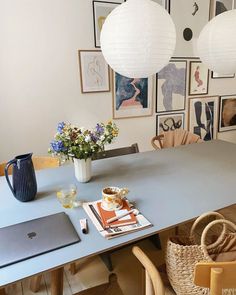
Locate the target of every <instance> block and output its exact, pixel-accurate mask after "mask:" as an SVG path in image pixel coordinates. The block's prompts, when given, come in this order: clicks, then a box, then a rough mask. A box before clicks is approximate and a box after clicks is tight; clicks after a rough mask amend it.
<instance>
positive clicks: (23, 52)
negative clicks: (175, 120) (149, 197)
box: [0, 0, 236, 161]
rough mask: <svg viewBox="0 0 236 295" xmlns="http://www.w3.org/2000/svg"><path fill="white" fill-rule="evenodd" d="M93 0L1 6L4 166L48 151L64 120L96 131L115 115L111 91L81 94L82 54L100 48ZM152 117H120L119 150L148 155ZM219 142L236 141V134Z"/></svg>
mask: <svg viewBox="0 0 236 295" xmlns="http://www.w3.org/2000/svg"><path fill="white" fill-rule="evenodd" d="M91 2H92V1H91V0H1V1H0V44H1V45H0V161H1V160H5V159H10V158H11V157H13V156H14V155H16V154H21V153H25V152H29V151H33V152H34V153H35V154H46V153H47V148H48V146H49V142H50V140H51V138H52V136H53V134H54V132H55V129H56V125H57V122H59V121H67V122H72V123H78V124H80V125H81V126H86V127H92V126H94V125H95V124H96V122H99V121H106V120H108V119H110V118H111V117H112V109H111V104H112V95H111V93H101V94H83V95H82V94H81V91H80V79H79V73H78V57H77V50H78V49H94V41H93V18H92V4H91ZM235 81H236V80H235V79H216V80H211V81H210V93H209V94H210V95H216V94H234V93H236V83H235ZM155 121H156V119H155V114H153V116H152V117H146V118H137V119H124V120H117V121H116V122H117V125H118V127H119V128H120V135H119V138H118V140H117V141H116V143H115V145H114V146H124V145H128V144H131V143H134V142H138V144H139V146H140V150H141V151H144V150H149V149H151V146H150V138H151V137H152V136H153V135H154V134H155ZM219 138H225V139H227V140H230V141H235V142H236V132H227V133H222V134H221V135H220V136H219Z"/></svg>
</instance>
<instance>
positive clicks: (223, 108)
mask: <svg viewBox="0 0 236 295" xmlns="http://www.w3.org/2000/svg"><path fill="white" fill-rule="evenodd" d="M235 129H236V94H235V95H225V96H221V98H220V119H219V132H223V131H230V130H235Z"/></svg>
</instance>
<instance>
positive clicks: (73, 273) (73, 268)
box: [70, 262, 77, 275]
mask: <svg viewBox="0 0 236 295" xmlns="http://www.w3.org/2000/svg"><path fill="white" fill-rule="evenodd" d="M76 272H77V269H76V263H75V262H73V263H71V264H70V273H71V274H72V275H75V274H76Z"/></svg>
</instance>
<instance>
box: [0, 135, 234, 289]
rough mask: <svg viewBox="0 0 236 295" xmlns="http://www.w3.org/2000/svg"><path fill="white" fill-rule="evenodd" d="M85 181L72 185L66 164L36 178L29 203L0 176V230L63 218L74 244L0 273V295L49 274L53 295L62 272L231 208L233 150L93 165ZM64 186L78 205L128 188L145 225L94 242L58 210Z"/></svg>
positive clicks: (187, 150)
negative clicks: (73, 193)
mask: <svg viewBox="0 0 236 295" xmlns="http://www.w3.org/2000/svg"><path fill="white" fill-rule="evenodd" d="M92 175H93V176H92V179H91V180H90V181H89V182H87V183H79V182H77V180H76V178H75V174H74V167H73V163H70V164H66V165H62V166H60V167H58V168H51V169H44V170H39V171H36V179H37V186H38V192H37V196H36V198H35V200H33V201H30V202H19V201H18V200H17V199H15V197H14V196H13V194H12V192H11V191H10V189H9V187H8V184H7V182H6V179H5V177H4V176H3V177H0V227H5V226H9V225H14V224H17V223H20V222H24V221H28V220H32V219H35V218H39V217H43V216H47V215H50V214H55V213H58V212H63V211H64V212H66V214H68V216H69V217H70V219H71V222H72V224H73V225H74V227H75V229H76V231H77V232H78V234H79V236H80V238H81V241H80V242H79V243H76V244H73V245H70V246H66V247H63V248H60V249H57V250H54V251H51V252H48V253H45V254H42V255H38V256H36V257H33V258H29V259H25V260H24V261H21V262H18V263H14V264H11V265H9V266H5V267H2V268H0V289H1V288H3V287H4V286H7V285H9V284H12V283H14V282H17V281H20V280H22V279H24V278H29V277H32V276H35V275H39V274H42V273H44V272H48V271H50V272H52V274H54V275H53V276H52V282H51V284H52V294H53V295H61V294H62V293H63V286H62V282H61V278H62V277H61V272H62V271H63V267H64V266H65V265H67V264H69V263H72V262H75V261H78V260H80V259H82V258H86V257H90V256H94V255H98V254H101V253H106V252H108V251H110V250H114V249H116V248H119V247H121V246H124V245H129V244H131V243H133V242H135V241H139V240H141V239H144V238H146V237H150V236H154V235H156V234H158V233H160V232H162V231H165V230H167V229H170V228H172V227H175V226H176V225H179V224H182V223H184V222H187V221H189V220H192V219H193V218H196V217H197V216H199V215H201V214H202V213H204V212H206V211H215V210H219V209H222V208H225V207H228V206H231V205H233V204H235V201H236V189H235V188H236V145H235V144H233V143H229V142H226V141H221V140H213V141H208V142H203V143H199V144H191V145H185V146H179V147H176V148H166V149H162V150H156V151H148V152H140V153H136V154H130V155H125V156H118V157H114V158H108V159H101V160H96V161H93V163H92ZM68 184H76V186H77V188H78V194H77V198H78V200H79V201H82V202H90V201H95V200H99V199H101V196H102V194H101V192H102V189H103V188H104V187H108V186H116V187H120V188H128V189H129V194H128V199H129V201H131V202H134V203H135V206H136V207H137V208H138V210H139V211H140V212H141V213H142V214H143V215H144V216H145V217H146V218H147V219H148V220H149V221H150V222H151V224H152V226H151V227H148V228H145V229H142V230H140V231H135V232H132V233H129V234H127V235H123V236H119V237H116V238H114V239H109V240H108V239H106V238H104V237H102V236H101V235H100V233H99V232H98V231H97V229H96V227H95V226H94V225H93V223H92V222H91V220H90V219H89V217H88V216H87V214H86V212H85V211H84V210H83V208H82V207H77V208H72V209H66V208H63V207H62V206H61V204H60V202H59V201H58V200H57V197H56V192H57V191H58V189H59V188H61V187H63V186H66V185H68ZM82 218H87V219H88V228H89V231H88V234H83V233H82V232H81V229H80V224H79V220H80V219H82ZM0 242H1V241H0ZM0 259H1V253H0ZM58 285H59V286H60V287H58Z"/></svg>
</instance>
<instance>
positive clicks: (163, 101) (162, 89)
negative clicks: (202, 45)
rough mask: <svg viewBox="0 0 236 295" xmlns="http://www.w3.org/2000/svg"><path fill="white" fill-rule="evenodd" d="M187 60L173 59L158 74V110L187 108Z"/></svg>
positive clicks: (159, 111) (168, 110) (158, 111)
mask: <svg viewBox="0 0 236 295" xmlns="http://www.w3.org/2000/svg"><path fill="white" fill-rule="evenodd" d="M186 72H187V62H186V61H184V60H171V62H170V63H169V64H168V65H167V66H165V67H164V68H163V69H162V70H161V71H160V72H159V73H158V74H157V79H156V81H157V90H156V112H157V113H161V112H171V111H179V110H184V109H185V100H186Z"/></svg>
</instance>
